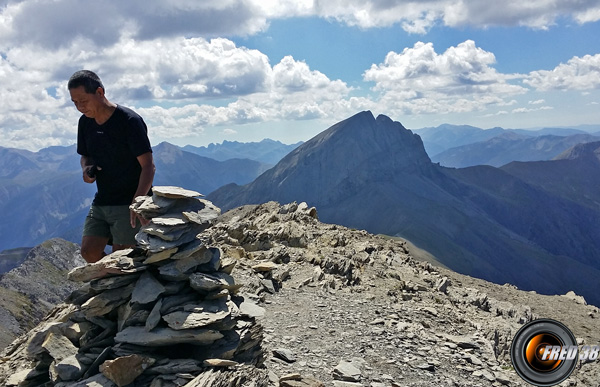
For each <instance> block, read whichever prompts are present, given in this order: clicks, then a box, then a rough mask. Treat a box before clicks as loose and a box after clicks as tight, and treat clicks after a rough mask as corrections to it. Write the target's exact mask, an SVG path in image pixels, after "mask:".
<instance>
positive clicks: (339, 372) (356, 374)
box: [333, 360, 362, 382]
mask: <svg viewBox="0 0 600 387" xmlns="http://www.w3.org/2000/svg"><path fill="white" fill-rule="evenodd" d="M361 376H362V372H361V371H360V370H359V369H358V368H357V367H356V366H355V365H354V364H353V363H352V362H349V361H345V360H342V361H341V362H340V363H339V364H338V365H337V366H336V367H335V368H334V369H333V378H334V379H337V380H342V381H345V382H359V381H360V378H361Z"/></svg>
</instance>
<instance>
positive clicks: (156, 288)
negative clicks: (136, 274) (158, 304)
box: [131, 271, 165, 304]
mask: <svg viewBox="0 0 600 387" xmlns="http://www.w3.org/2000/svg"><path fill="white" fill-rule="evenodd" d="M164 292H165V287H164V286H163V285H162V284H161V283H160V282H159V281H158V280H157V279H156V278H154V276H153V275H152V274H150V272H148V271H145V272H144V274H142V276H141V277H140V278H139V279H138V281H137V282H136V284H135V289H134V290H133V293H132V294H131V302H132V303H134V304H136V303H137V304H149V303H151V302H154V301H156V300H157V299H158V297H159V296H160V295H161V294H163V293H164Z"/></svg>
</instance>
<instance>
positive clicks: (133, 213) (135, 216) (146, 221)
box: [129, 210, 150, 228]
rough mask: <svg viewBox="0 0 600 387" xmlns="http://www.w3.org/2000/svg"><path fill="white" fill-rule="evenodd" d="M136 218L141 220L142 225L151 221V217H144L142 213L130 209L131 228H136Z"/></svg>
mask: <svg viewBox="0 0 600 387" xmlns="http://www.w3.org/2000/svg"><path fill="white" fill-rule="evenodd" d="M136 219H139V220H140V224H141V225H142V226H147V225H148V224H149V223H150V220H149V219H146V218H144V217H142V216H141V215H138V214H136V213H135V211H133V210H129V223H130V224H131V228H135V226H136Z"/></svg>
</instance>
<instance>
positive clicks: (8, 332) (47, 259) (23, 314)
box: [0, 238, 85, 348]
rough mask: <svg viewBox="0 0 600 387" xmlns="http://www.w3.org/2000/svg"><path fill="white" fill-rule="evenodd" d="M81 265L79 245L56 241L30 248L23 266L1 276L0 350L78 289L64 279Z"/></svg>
mask: <svg viewBox="0 0 600 387" xmlns="http://www.w3.org/2000/svg"><path fill="white" fill-rule="evenodd" d="M84 263H85V261H84V260H83V258H81V255H80V254H79V246H78V245H76V244H74V243H71V242H67V241H65V240H64V239H59V238H56V239H50V240H48V241H46V242H44V243H42V244H40V245H38V246H36V247H34V248H33V249H30V251H29V252H28V254H27V257H26V258H25V260H24V261H23V263H21V264H20V265H19V266H18V267H16V268H14V269H12V270H10V271H9V272H7V273H4V274H2V275H1V276H0V348H4V347H6V346H7V345H8V344H10V342H11V341H13V340H14V339H15V338H16V337H18V336H19V335H21V334H23V333H25V332H27V331H28V330H29V329H32V328H33V327H34V326H35V325H36V324H37V323H38V322H39V321H40V320H41V319H42V318H44V316H46V315H47V314H48V312H50V310H51V309H52V308H53V307H54V306H55V305H56V304H58V303H61V302H62V301H63V300H64V299H65V298H66V297H67V296H68V295H69V293H71V292H72V291H73V290H75V289H77V288H78V287H79V284H77V283H75V282H73V281H65V277H66V275H67V273H68V272H69V270H71V269H73V268H74V267H77V266H80V265H83V264H84Z"/></svg>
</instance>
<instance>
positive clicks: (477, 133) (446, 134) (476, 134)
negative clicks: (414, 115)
mask: <svg viewBox="0 0 600 387" xmlns="http://www.w3.org/2000/svg"><path fill="white" fill-rule="evenodd" d="M585 129H587V130H588V131H584V130H582V129H572V128H542V129H537V130H526V129H503V128H499V127H495V128H491V129H481V128H477V127H474V126H469V125H450V124H443V125H440V126H437V127H429V128H423V129H417V130H415V131H414V132H415V133H416V134H418V135H419V136H420V137H421V139H422V140H423V144H424V145H425V150H426V151H427V154H428V155H429V156H430V157H432V159H435V158H436V156H437V155H438V154H440V153H442V152H444V151H447V150H449V149H452V148H457V147H461V146H463V145H468V144H474V143H480V142H485V141H487V140H490V139H492V138H494V137H498V136H501V135H503V134H505V135H509V136H508V137H501V138H507V139H510V138H511V136H510V135H511V134H513V135H514V134H517V135H521V136H528V137H540V136H560V137H567V136H572V135H576V134H584V135H585V134H588V135H589V134H591V135H596V136H597V135H598V134H597V133H592V129H593V127H591V126H586V127H585ZM512 138H516V137H512ZM559 153H560V152H559ZM557 154H558V153H557ZM511 161H512V160H511Z"/></svg>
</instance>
